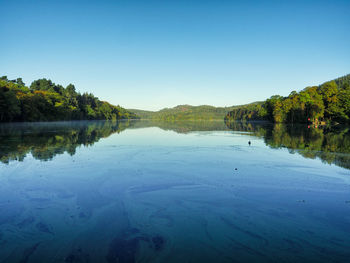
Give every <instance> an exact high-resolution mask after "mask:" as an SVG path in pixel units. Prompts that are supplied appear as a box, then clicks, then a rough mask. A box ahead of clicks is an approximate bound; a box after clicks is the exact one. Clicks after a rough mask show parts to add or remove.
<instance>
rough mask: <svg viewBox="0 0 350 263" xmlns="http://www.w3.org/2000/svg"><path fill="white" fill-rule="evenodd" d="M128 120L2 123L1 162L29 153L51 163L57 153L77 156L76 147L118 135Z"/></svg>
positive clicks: (127, 123)
mask: <svg viewBox="0 0 350 263" xmlns="http://www.w3.org/2000/svg"><path fill="white" fill-rule="evenodd" d="M129 124H130V123H129V122H128V121H121V122H113V121H73V122H47V123H45V122H42V123H11V124H0V161H1V162H3V163H8V162H9V161H11V160H17V161H23V159H24V157H26V155H27V154H28V153H31V154H32V155H33V157H34V158H35V159H38V160H42V161H48V160H51V159H52V158H53V157H54V156H55V155H57V154H63V153H65V152H67V153H69V154H70V155H74V154H75V150H76V148H77V147H79V146H81V145H84V146H89V145H93V144H94V143H95V142H97V141H99V139H101V138H106V137H108V136H110V135H111V134H113V133H119V132H121V131H122V130H124V129H126V128H127V127H128V126H129Z"/></svg>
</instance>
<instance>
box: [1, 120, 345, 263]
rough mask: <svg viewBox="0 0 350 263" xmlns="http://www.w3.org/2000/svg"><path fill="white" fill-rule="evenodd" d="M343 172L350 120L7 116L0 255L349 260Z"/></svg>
mask: <svg viewBox="0 0 350 263" xmlns="http://www.w3.org/2000/svg"><path fill="white" fill-rule="evenodd" d="M249 141H250V142H251V144H250V145H249V144H248V142H249ZM349 169H350V131H349V127H328V128H319V127H318V128H314V127H307V125H294V126H288V125H287V126H286V125H271V124H268V123H235V122H234V123H226V124H225V123H224V122H222V121H212V122H209V121H208V122H155V121H128V122H104V121H90V122H89V121H87V122H84V121H82V122H54V123H18V124H0V262H6V263H7V262H19V263H26V262H28V263H30V262H45V263H48V262H108V263H112V262H276V263H277V262H278V263H280V262H349V258H350V170H349Z"/></svg>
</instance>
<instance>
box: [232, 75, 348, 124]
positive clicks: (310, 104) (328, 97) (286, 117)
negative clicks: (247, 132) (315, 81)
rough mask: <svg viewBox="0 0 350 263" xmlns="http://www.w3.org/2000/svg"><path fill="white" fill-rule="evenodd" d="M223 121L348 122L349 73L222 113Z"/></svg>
mask: <svg viewBox="0 0 350 263" xmlns="http://www.w3.org/2000/svg"><path fill="white" fill-rule="evenodd" d="M225 119H226V120H231V121H232V120H268V121H271V122H275V123H280V122H285V123H307V122H313V123H315V124H319V123H325V122H338V123H350V74H349V75H346V76H344V77H341V78H338V79H335V80H332V81H328V82H326V83H324V84H322V85H320V86H313V87H306V88H305V89H303V90H302V91H300V92H295V91H293V92H291V93H290V94H289V96H287V97H282V96H279V95H275V96H272V97H270V98H269V99H267V100H266V101H265V102H263V103H261V104H256V103H253V104H248V105H245V106H242V107H238V108H236V109H233V110H232V111H230V112H229V113H227V114H226V117H225Z"/></svg>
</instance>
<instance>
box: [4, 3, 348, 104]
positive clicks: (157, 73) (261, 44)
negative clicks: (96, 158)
mask: <svg viewBox="0 0 350 263" xmlns="http://www.w3.org/2000/svg"><path fill="white" fill-rule="evenodd" d="M0 9H1V15H0V36H1V41H0V75H7V76H8V77H9V78H16V77H22V78H23V80H24V81H25V82H26V83H27V84H30V82H31V81H33V80H34V79H38V78H43V77H46V78H50V79H52V80H53V81H54V82H55V83H59V84H62V85H64V86H66V85H67V84H69V83H73V84H75V86H76V88H77V90H79V91H81V92H85V91H88V92H92V93H93V94H95V95H96V96H97V97H99V98H100V99H102V100H107V101H109V102H111V103H113V104H120V105H121V106H124V107H127V108H140V109H151V110H156V109H160V108H163V107H172V106H175V105H178V104H193V105H201V104H211V105H216V106H229V105H235V104H243V103H248V102H253V101H257V100H264V99H265V98H267V97H270V96H271V95H273V94H281V95H288V94H289V93H290V92H291V91H292V90H301V89H303V88H304V87H305V86H308V85H316V84H320V83H322V82H324V81H326V80H329V79H333V78H336V77H338V76H342V75H345V74H347V73H350V34H349V30H350V16H349V11H350V1H349V0H344V1H337V0H332V1H322V0H321V1H312V0H309V1H308V0H303V1H282V0H281V1H220V0H215V1H214V0H213V1H206V0H198V1H195V0H192V1H191V0H187V1H182V0H178V1H165V0H163V1H152V0H147V1H134V0H120V1H117V0H115V1H102V0H101V1H73V0H72V1H49V0H47V1H30V0H27V1H16V0H7V1H4V0H0Z"/></svg>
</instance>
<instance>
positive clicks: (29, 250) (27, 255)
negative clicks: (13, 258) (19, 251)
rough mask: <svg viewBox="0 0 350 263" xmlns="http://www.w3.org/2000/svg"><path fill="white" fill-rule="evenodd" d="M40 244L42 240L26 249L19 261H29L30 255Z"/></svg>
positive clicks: (20, 262)
mask: <svg viewBox="0 0 350 263" xmlns="http://www.w3.org/2000/svg"><path fill="white" fill-rule="evenodd" d="M39 245H40V242H38V243H36V244H35V245H33V246H31V247H29V248H27V249H26V250H24V252H23V255H22V259H21V260H20V261H19V263H27V262H29V258H30V256H31V255H33V253H34V252H35V251H36V250H37V248H38V246H39Z"/></svg>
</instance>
